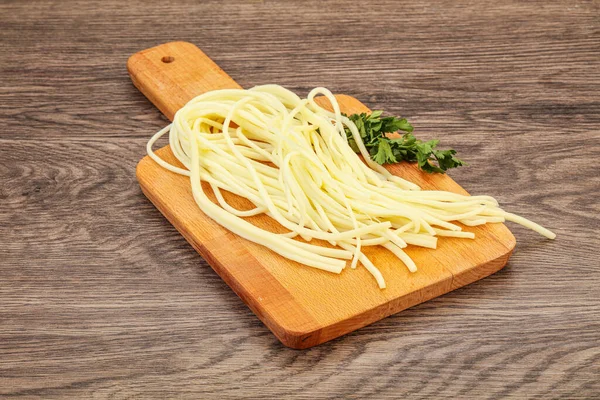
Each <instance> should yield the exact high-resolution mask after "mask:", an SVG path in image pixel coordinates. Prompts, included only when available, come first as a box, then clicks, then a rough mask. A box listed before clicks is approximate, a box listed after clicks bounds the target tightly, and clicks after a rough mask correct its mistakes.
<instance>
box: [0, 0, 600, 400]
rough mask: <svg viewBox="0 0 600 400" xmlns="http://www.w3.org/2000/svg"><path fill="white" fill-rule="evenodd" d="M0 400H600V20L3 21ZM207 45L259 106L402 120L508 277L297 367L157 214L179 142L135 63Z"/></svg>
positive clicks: (16, 12)
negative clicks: (292, 98)
mask: <svg viewBox="0 0 600 400" xmlns="http://www.w3.org/2000/svg"><path fill="white" fill-rule="evenodd" d="M0 38H1V41H0V46H1V50H2V52H1V53H0V67H1V68H0V71H1V72H0V73H1V84H0V123H1V129H0V397H6V398H12V397H22V398H32V399H36V398H39V399H42V398H43V399H48V398H63V397H73V398H81V399H83V398H113V399H126V398H127V399H130V398H167V397H168V398H189V399H197V398H203V399H209V398H215V399H216V398H220V399H235V398H244V397H247V398H278V399H281V398H291V397H296V398H304V399H313V398H321V397H323V398H369V397H370V398H400V397H411V398H424V399H428V398H437V397H440V398H442V397H445V398H490V399H492V398H494V399H501V398H600V382H599V380H600V261H599V256H598V249H599V248H600V233H599V225H600V224H599V220H600V201H599V200H598V195H599V192H600V177H599V175H600V174H599V172H598V166H597V165H596V164H597V162H598V159H599V157H600V4H599V3H598V2H593V1H592V2H590V1H563V2H546V1H539V2H532V1H528V2H510V1H508V2H503V1H484V2H471V1H469V2H458V1H457V2H452V1H443V2H437V1H431V2H421V1H411V2H396V1H391V0H386V1H382V0H377V1H361V2H345V1H336V2H325V1H309V2H296V1H284V2H274V1H240V2H228V1H226V2H223V1H205V2H202V4H196V2H193V1H187V2H179V3H178V2H166V1H163V2H156V4H150V3H148V2H142V1H137V2H128V1H123V0H121V1H103V2H97V4H92V3H91V2H90V3H85V2H81V1H36V2H25V1H7V0H4V1H2V2H1V3H0ZM171 40H186V41H190V42H192V43H195V44H196V45H198V46H199V47H200V48H202V49H203V50H204V51H205V52H206V53H207V54H208V55H209V56H210V57H212V58H213V59H214V60H215V61H216V62H217V63H218V64H219V65H220V66H221V67H222V68H223V69H224V70H225V71H227V72H228V73H229V74H230V75H231V76H232V77H233V78H234V79H235V80H237V82H239V83H240V84H241V85H242V86H245V87H250V86H252V85H255V84H262V83H271V82H273V83H279V84H282V85H284V86H287V87H289V88H291V89H293V90H295V91H297V92H298V93H301V94H306V93H307V91H308V90H309V88H312V87H313V86H317V85H324V86H327V87H329V88H331V89H332V90H333V91H335V92H338V93H346V94H350V95H354V96H356V97H357V98H359V99H360V100H362V101H363V102H365V103H366V104H367V105H369V106H370V107H371V108H375V109H380V108H381V109H385V110H387V111H389V112H390V113H394V114H402V115H403V116H406V117H408V118H409V119H410V121H411V122H412V123H413V125H415V126H416V134H418V136H420V137H422V138H425V139H429V138H434V137H438V138H441V139H442V141H443V143H444V144H446V145H447V146H451V147H454V148H456V149H457V150H458V151H459V153H460V154H461V155H462V156H464V158H466V160H467V161H468V162H469V163H470V166H469V167H467V168H463V169H460V170H457V171H453V172H452V176H453V177H454V178H455V179H456V180H457V181H458V182H460V183H461V184H462V185H463V186H464V187H465V188H467V189H468V190H469V191H471V192H472V193H478V194H490V195H493V196H495V197H497V198H498V199H499V200H500V201H501V203H502V204H503V205H504V206H505V208H506V209H508V210H514V211H516V212H519V213H521V214H522V215H524V216H526V217H529V218H532V219H534V220H535V221H538V222H540V223H542V224H543V225H545V226H547V227H549V228H552V229H554V230H555V232H556V233H557V234H558V238H557V239H556V241H554V242H552V241H548V240H545V239H543V238H542V237H540V236H538V235H537V234H535V233H533V232H531V231H528V230H526V229H523V228H521V227H518V226H515V225H510V227H511V229H513V232H514V233H515V235H516V237H517V240H518V245H517V248H516V251H515V254H514V255H513V257H512V259H511V261H510V263H509V264H508V266H507V267H506V268H505V269H504V270H502V271H500V272H499V273H497V274H495V275H493V276H491V277H489V278H487V279H484V280H482V281H480V282H477V283H475V284H472V285H470V286H468V287H465V288H462V289H460V290H457V291H455V292H453V293H450V294H448V295H445V296H443V297H441V298H438V299H435V300H433V301H430V302H427V303H425V304H421V305H419V306H417V307H414V308H412V309H409V310H406V311H404V312H402V313H400V314H398V315H395V316H392V317H390V318H387V319H385V320H383V321H380V322H378V323H375V324H373V325H371V326H368V327H366V328H364V329H361V330H359V331H357V332H354V333H352V334H350V335H347V336H345V337H342V338H340V339H337V340H334V341H332V342H330V343H327V344H324V345H321V346H318V347H316V348H313V349H310V350H306V351H296V350H291V349H288V348H285V347H283V346H282V345H281V344H280V343H279V342H278V341H277V340H276V339H275V337H273V336H272V334H271V333H270V332H269V331H268V330H267V329H266V328H265V327H264V326H263V325H262V324H261V323H260V322H259V320H258V319H257V318H256V317H255V316H254V315H253V314H252V313H251V312H250V311H249V310H248V309H247V308H246V306H245V305H244V304H243V303H242V302H241V301H240V300H239V299H238V298H237V297H236V296H235V294H233V292H232V291H231V290H229V288H228V287H227V286H226V285H225V284H224V283H223V282H222V281H221V280H220V279H219V278H218V276H217V275H216V274H215V273H214V272H213V271H212V270H211V269H210V268H209V267H208V266H207V264H206V263H205V262H204V261H203V260H202V259H201V258H200V257H199V256H198V255H197V254H196V252H194V250H192V248H191V247H190V246H189V245H188V244H187V243H186V241H185V240H184V239H183V238H182V237H181V236H180V235H179V234H178V233H177V232H176V231H175V229H174V228H173V227H172V226H171V225H170V224H169V223H168V222H167V221H166V220H165V219H164V218H163V217H162V216H161V215H160V213H159V212H158V211H157V210H156V209H155V208H154V207H153V206H152V205H151V204H150V202H149V201H147V200H146V198H145V197H144V196H143V195H142V193H141V191H140V189H139V187H138V185H137V182H136V180H135V174H134V169H135V165H136V163H137V161H138V160H139V159H140V158H141V157H142V156H143V155H144V146H145V143H146V141H147V139H148V138H149V136H150V135H151V134H152V133H154V132H155V131H157V130H158V129H159V128H160V127H162V126H164V125H165V124H166V123H167V121H166V119H165V118H164V117H162V116H161V115H160V113H159V112H158V111H157V110H156V109H155V108H154V107H153V106H152V105H151V104H150V102H149V101H147V100H146V99H145V98H144V97H143V96H142V95H141V94H140V93H139V92H138V91H137V90H136V89H135V88H134V87H133V85H132V84H131V82H130V80H129V77H128V76H127V71H126V69H125V62H126V60H127V58H128V56H129V55H131V54H133V53H135V52H137V51H139V50H142V49H144V48H148V47H151V46H154V45H157V44H160V43H163V42H166V41H171Z"/></svg>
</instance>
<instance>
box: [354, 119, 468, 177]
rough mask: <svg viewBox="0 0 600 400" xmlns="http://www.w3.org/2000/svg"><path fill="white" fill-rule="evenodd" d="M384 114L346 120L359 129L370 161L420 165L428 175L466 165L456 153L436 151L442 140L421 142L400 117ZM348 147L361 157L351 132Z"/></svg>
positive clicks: (409, 125)
mask: <svg viewBox="0 0 600 400" xmlns="http://www.w3.org/2000/svg"><path fill="white" fill-rule="evenodd" d="M382 114H383V111H373V112H372V113H371V114H367V113H361V114H352V115H349V116H347V117H348V118H349V119H350V120H351V121H352V122H354V124H355V125H356V127H357V128H358V132H359V134H360V137H361V139H362V141H363V142H364V144H365V147H366V148H367V150H368V151H369V154H370V155H371V158H372V159H373V161H375V162H376V163H378V164H390V163H396V162H400V161H408V162H415V161H416V162H417V164H418V166H419V168H421V169H422V170H423V171H425V172H429V173H433V172H438V173H444V172H446V171H447V170H448V169H450V168H456V167H460V166H462V165H466V163H465V162H464V161H462V160H461V159H459V158H458V157H456V156H455V154H456V151H455V150H452V149H450V150H438V149H436V147H437V145H438V143H439V140H429V141H427V142H422V141H420V140H418V139H417V138H416V137H415V136H414V135H413V134H412V131H413V129H414V128H413V126H412V125H411V124H410V123H409V122H408V121H407V120H406V118H400V117H382ZM345 131H346V136H347V137H348V143H349V144H350V147H352V150H354V152H355V153H360V151H359V149H358V146H357V145H356V142H355V141H354V138H353V137H352V132H350V130H349V129H348V128H346V129H345ZM397 131H403V132H406V133H405V134H404V135H403V136H402V137H400V138H388V137H387V135H386V134H387V133H393V132H397Z"/></svg>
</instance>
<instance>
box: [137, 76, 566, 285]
mask: <svg viewBox="0 0 600 400" xmlns="http://www.w3.org/2000/svg"><path fill="white" fill-rule="evenodd" d="M317 95H324V96H326V97H327V98H328V99H329V101H330V102H331V104H332V106H333V110H334V112H329V111H327V110H325V109H323V108H322V107H320V106H319V105H317V104H316V103H315V96H317ZM344 127H348V128H349V130H350V131H351V132H352V135H353V138H354V141H355V142H356V144H357V145H358V148H359V149H360V153H361V155H362V157H363V159H364V161H365V162H363V161H362V160H361V159H360V157H359V156H358V155H357V154H356V153H354V151H353V150H352V148H351V147H350V146H349V144H348V139H347V137H346V134H345V132H344ZM166 132H169V143H170V146H171V150H172V151H173V153H174V155H175V156H176V157H177V159H178V160H179V161H180V162H181V163H182V164H183V165H184V166H185V168H186V169H183V168H179V167H176V166H173V165H171V164H169V163H167V162H165V161H164V160H162V159H161V158H160V157H158V156H157V155H156V154H155V153H154V152H153V151H152V146H153V144H154V143H155V142H156V141H157V140H158V139H159V138H160V137H161V136H162V135H164V134H165V133H166ZM147 151H148V154H149V155H150V157H152V158H153V159H154V160H155V161H156V162H157V163H158V164H160V165H161V166H162V167H164V168H166V169H168V170H169V171H172V172H175V173H178V174H181V175H186V176H189V177H190V182H191V186H192V192H193V194H194V199H195V201H196V203H197V204H198V207H200V209H201V210H202V211H203V212H204V213H205V214H206V215H208V216H209V217H210V218H212V219H213V220H215V221H216V222H217V223H219V224H220V225H222V226H223V227H225V228H227V229H228V230H230V231H231V232H233V233H235V234H237V235H239V236H241V237H243V238H245V239H247V240H250V241H252V242H255V243H258V244H261V245H263V246H265V247H267V248H269V249H271V250H272V251H274V252H276V253H278V254H280V255H282V256H283V257H286V258H289V259H291V260H294V261H297V262H299V263H302V264H305V265H307V266H310V267H314V268H319V269H322V270H325V271H329V272H334V273H340V272H341V271H342V269H344V268H345V267H346V264H347V260H350V266H351V268H355V267H356V265H357V264H358V263H360V264H362V265H363V266H364V267H365V268H366V269H367V270H368V271H369V272H370V273H371V274H372V275H373V276H374V277H375V279H376V280H377V284H378V285H379V287H380V288H385V281H384V279H383V277H382V275H381V273H380V271H379V270H378V269H377V268H376V267H375V265H373V263H371V261H369V259H368V258H367V257H366V256H365V255H364V254H363V252H362V249H363V248H364V247H366V246H383V247H384V248H385V249H387V250H389V251H390V252H392V253H393V254H394V255H396V256H397V257H398V258H399V259H400V260H402V262H403V263H404V264H405V265H406V266H407V267H408V269H409V270H410V271H413V272H414V271H416V269H417V267H416V266H415V264H414V262H413V261H412V260H411V259H410V257H409V256H408V255H407V254H406V253H405V252H404V251H403V250H402V249H404V248H405V247H406V246H407V245H416V246H424V247H429V248H436V244H437V238H438V237H440V236H451V237H458V238H468V239H472V238H474V234H473V233H472V232H465V231H463V230H462V229H461V226H460V225H457V224H456V223H455V222H459V223H461V224H462V225H467V226H475V225H481V224H485V223H488V222H503V221H505V220H508V221H514V222H517V223H519V224H522V225H524V226H526V227H529V228H531V229H533V230H535V231H537V232H539V233H540V234H542V235H544V236H546V237H548V238H554V237H555V235H554V234H553V233H552V232H550V231H549V230H547V229H545V228H543V227H541V226H539V225H537V224H535V223H533V222H531V221H529V220H527V219H525V218H522V217H519V216H517V215H514V214H510V213H507V212H505V211H503V210H502V209H500V208H499V207H498V203H497V202H496V200H494V198H492V197H489V196H463V195H459V194H455V193H451V192H445V191H426V190H423V191H422V190H420V188H419V187H418V186H417V185H415V184H414V183H411V182H408V181H406V180H404V179H401V178H399V177H397V176H393V175H391V174H390V173H389V172H388V171H387V170H386V169H385V168H383V167H382V166H381V165H379V164H377V163H375V162H373V161H372V160H371V159H370V157H369V154H368V152H367V150H366V148H365V146H364V144H363V142H362V140H361V137H360V134H359V132H358V130H357V128H356V126H355V125H354V123H352V121H350V120H349V119H348V118H347V117H345V116H343V115H342V114H341V112H340V108H339V105H338V103H337V101H336V99H335V97H334V96H333V95H332V94H331V92H329V91H328V90H327V89H325V88H316V89H314V90H312V91H311V92H310V94H309V95H308V97H307V98H306V99H301V98H299V97H298V96H297V95H295V94H294V93H292V92H290V91H289V90H287V89H284V88H283V87H281V86H277V85H265V86H258V87H254V88H252V89H249V90H242V89H239V90H238V89H231V90H229V89H225V90H216V91H212V92H208V93H206V94H204V95H201V96H198V97H196V98H194V99H193V100H191V101H190V102H189V103H188V104H187V105H185V106H184V107H183V108H182V109H181V110H179V111H178V112H177V114H176V115H175V118H174V121H173V123H172V124H171V125H169V126H167V127H166V128H164V129H162V130H161V131H159V132H158V133H157V134H156V135H154V136H153V137H152V139H151V140H150V141H149V142H148V146H147ZM201 182H206V183H208V184H209V185H210V188H211V189H212V190H213V191H214V195H215V197H216V199H217V200H218V204H216V203H214V202H213V201H211V200H210V198H209V197H208V196H207V194H206V193H205V192H204V190H203V189H202V186H201ZM223 190H225V191H228V192H231V193H233V194H236V195H238V196H241V197H244V198H246V199H248V200H249V201H250V202H252V203H253V204H254V208H252V209H250V210H239V209H236V208H234V207H233V206H232V205H230V204H228V203H227V202H226V201H225V199H224V197H223V194H222V191H223ZM258 214H266V215H268V216H269V217H271V218H272V219H274V220H275V221H277V222H278V223H279V224H281V226H283V227H284V228H285V233H273V232H269V231H266V230H263V229H260V228H258V227H257V226H255V225H253V224H251V223H250V222H248V221H247V220H246V219H244V217H249V216H253V215H258ZM298 237H299V238H302V239H303V240H298V239H299V238H298ZM312 239H321V240H323V241H326V242H328V243H330V244H331V245H332V246H331V247H329V246H321V245H317V244H314V242H313V243H311V240H312Z"/></svg>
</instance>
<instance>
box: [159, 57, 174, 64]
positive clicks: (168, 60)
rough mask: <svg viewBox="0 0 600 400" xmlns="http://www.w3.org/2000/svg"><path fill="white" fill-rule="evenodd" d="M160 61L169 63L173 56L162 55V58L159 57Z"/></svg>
mask: <svg viewBox="0 0 600 400" xmlns="http://www.w3.org/2000/svg"><path fill="white" fill-rule="evenodd" d="M160 61H162V62H164V63H165V64H169V63H172V62H173V61H175V57H171V56H164V57H163V58H161V59H160Z"/></svg>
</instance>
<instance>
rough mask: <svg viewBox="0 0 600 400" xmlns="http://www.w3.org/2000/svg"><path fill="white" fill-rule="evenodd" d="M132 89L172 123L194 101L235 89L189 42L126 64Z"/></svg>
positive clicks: (156, 50) (172, 44)
mask: <svg viewBox="0 0 600 400" xmlns="http://www.w3.org/2000/svg"><path fill="white" fill-rule="evenodd" d="M127 70H128V71H129V76H130V77H131V80H132V81H133V84H134V85H135V87H137V88H138V89H139V90H140V92H142V93H143V94H144V95H145V96H146V97H147V98H148V100H150V101H151V102H152V103H153V104H154V105H155V106H156V107H157V108H158V109H159V110H160V111H162V113H163V114H164V115H165V116H166V117H167V118H169V119H170V120H171V121H172V120H173V116H174V115H175V113H176V112H177V110H179V109H180V108H181V107H183V106H184V105H185V104H186V103H187V102H188V101H190V100H191V99H193V98H194V97H196V96H198V95H200V94H202V93H206V92H208V91H210V90H217V89H239V88H240V85H238V84H237V83H236V82H235V81H234V80H233V79H232V78H231V77H230V76H229V75H227V73H225V71H223V70H222V69H221V68H220V67H219V66H218V65H217V64H216V63H215V62H214V61H213V60H211V59H210V58H209V57H208V56H207V55H206V54H204V52H203V51H202V50H200V49H199V48H198V47H196V46H195V45H193V44H192V43H188V42H170V43H165V44H161V45H159V46H156V47H152V48H150V49H146V50H142V51H140V52H138V53H135V54H134V55H132V56H131V57H129V60H128V61H127Z"/></svg>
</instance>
